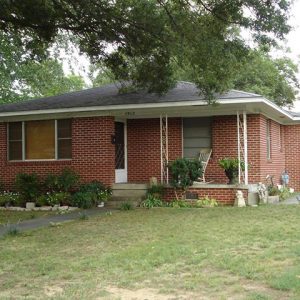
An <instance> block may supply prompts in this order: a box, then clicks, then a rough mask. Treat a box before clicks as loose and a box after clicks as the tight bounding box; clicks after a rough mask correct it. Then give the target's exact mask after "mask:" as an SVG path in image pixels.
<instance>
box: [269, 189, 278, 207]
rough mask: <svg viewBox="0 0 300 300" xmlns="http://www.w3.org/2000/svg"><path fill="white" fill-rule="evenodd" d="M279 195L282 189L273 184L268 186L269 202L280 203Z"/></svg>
mask: <svg viewBox="0 0 300 300" xmlns="http://www.w3.org/2000/svg"><path fill="white" fill-rule="evenodd" d="M279 197H280V190H279V189H278V188H277V187H275V186H273V185H270V186H268V203H278V202H279Z"/></svg>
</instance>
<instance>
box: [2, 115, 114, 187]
mask: <svg viewBox="0 0 300 300" xmlns="http://www.w3.org/2000/svg"><path fill="white" fill-rule="evenodd" d="M6 128H7V124H6V123H0V178H1V180H3V181H4V183H5V184H6V186H7V187H9V188H11V186H12V183H13V181H14V179H15V176H16V174H18V173H20V172H26V173H32V172H36V173H37V174H39V175H41V176H44V175H47V174H49V173H58V172H60V171H61V170H62V169H63V168H65V167H70V168H72V169H74V170H75V171H77V172H78V173H79V174H80V176H81V179H82V181H90V180H95V179H96V180H100V181H102V182H104V183H105V184H112V183H113V182H114V178H115V174H114V172H115V170H114V158H115V154H114V153H115V150H114V145H113V144H112V143H111V135H112V134H114V119H113V118H112V117H95V118H76V119H73V121H72V160H70V161H63V160H62V161H48V162H47V161H44V162H43V161H36V162H29V161H25V162H8V161H7V150H6V149H7V136H6V135H7V130H6Z"/></svg>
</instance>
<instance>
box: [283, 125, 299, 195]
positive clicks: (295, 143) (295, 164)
mask: <svg viewBox="0 0 300 300" xmlns="http://www.w3.org/2000/svg"><path fill="white" fill-rule="evenodd" d="M284 141H285V143H284V144H285V161H286V170H287V171H288V173H289V176H290V186H291V187H293V188H295V189H296V190H298V191H299V190H300V124H299V125H289V126H284Z"/></svg>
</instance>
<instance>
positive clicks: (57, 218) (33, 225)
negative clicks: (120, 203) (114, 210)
mask: <svg viewBox="0 0 300 300" xmlns="http://www.w3.org/2000/svg"><path fill="white" fill-rule="evenodd" d="M108 211H111V209H108V208H93V209H86V210H78V211H74V212H70V213H66V214H63V215H53V216H49V217H41V218H37V219H32V220H25V221H22V222H20V223H19V224H18V225H17V229H18V230H19V231H20V232H23V231H26V230H30V229H37V228H41V227H47V226H49V225H50V224H51V223H63V222H67V221H73V220H76V219H78V218H79V217H80V213H84V214H85V215H87V216H88V217H91V216H96V215H100V214H103V213H106V212H108ZM12 226H13V225H12ZM6 232H7V227H5V226H1V227H0V236H3V235H4V234H5V233H6Z"/></svg>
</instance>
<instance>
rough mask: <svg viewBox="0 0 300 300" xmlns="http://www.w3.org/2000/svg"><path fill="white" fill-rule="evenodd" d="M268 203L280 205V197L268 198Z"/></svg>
mask: <svg viewBox="0 0 300 300" xmlns="http://www.w3.org/2000/svg"><path fill="white" fill-rule="evenodd" d="M268 203H270V204H274V203H279V195H276V196H268Z"/></svg>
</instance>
